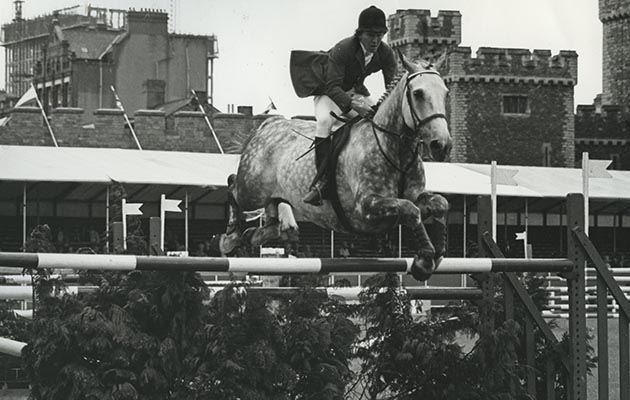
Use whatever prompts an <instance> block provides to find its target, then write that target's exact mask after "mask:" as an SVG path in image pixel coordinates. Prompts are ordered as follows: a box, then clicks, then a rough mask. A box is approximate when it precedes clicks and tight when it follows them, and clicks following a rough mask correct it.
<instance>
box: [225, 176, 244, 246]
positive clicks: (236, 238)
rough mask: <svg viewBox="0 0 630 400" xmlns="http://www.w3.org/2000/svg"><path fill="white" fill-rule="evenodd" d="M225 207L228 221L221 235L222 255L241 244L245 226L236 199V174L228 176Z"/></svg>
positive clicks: (241, 211)
mask: <svg viewBox="0 0 630 400" xmlns="http://www.w3.org/2000/svg"><path fill="white" fill-rule="evenodd" d="M227 183H228V190H227V200H228V201H227V207H228V223H227V228H226V231H225V235H223V236H222V237H221V241H220V244H219V247H220V249H221V253H222V254H223V255H230V254H233V253H234V252H235V251H236V250H238V248H239V247H240V246H241V235H242V233H243V230H244V228H245V217H244V214H243V210H242V209H241V207H240V206H239V204H238V201H237V200H236V174H231V175H230V176H229V177H228V181H227Z"/></svg>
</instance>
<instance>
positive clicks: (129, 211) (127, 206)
mask: <svg viewBox="0 0 630 400" xmlns="http://www.w3.org/2000/svg"><path fill="white" fill-rule="evenodd" d="M142 204H143V203H123V214H124V215H142V211H141V210H140V207H142Z"/></svg>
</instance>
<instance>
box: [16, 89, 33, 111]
mask: <svg viewBox="0 0 630 400" xmlns="http://www.w3.org/2000/svg"><path fill="white" fill-rule="evenodd" d="M36 98H37V91H36V90H35V87H34V86H33V85H31V87H30V88H29V89H28V90H27V91H26V93H24V94H23V95H22V97H20V100H18V101H17V103H15V106H14V107H19V106H21V105H22V104H24V103H27V102H29V101H31V100H35V99H36Z"/></svg>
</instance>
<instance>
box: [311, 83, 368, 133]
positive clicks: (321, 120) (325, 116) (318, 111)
mask: <svg viewBox="0 0 630 400" xmlns="http://www.w3.org/2000/svg"><path fill="white" fill-rule="evenodd" d="M347 93H348V94H349V95H350V97H352V98H355V97H360V98H363V99H364V100H365V102H366V103H368V104H369V105H371V106H372V105H374V102H373V101H372V99H370V98H369V97H366V96H363V95H360V94H356V93H354V91H353V90H350V91H348V92H347ZM313 104H314V106H315V120H316V121H317V128H316V130H315V137H320V138H327V137H328V136H330V133H331V132H333V131H334V130H336V129H337V128H339V127H341V126H342V125H343V122H341V121H339V120H337V119H336V118H335V117H333V116H332V115H330V112H331V111H332V112H334V113H335V114H336V115H338V116H340V117H344V118H354V117H356V116H357V115H358V114H357V112H356V111H354V110H350V111H348V112H347V113H345V114H342V113H341V109H340V108H339V106H338V105H337V104H336V103H335V102H334V101H333V100H332V99H331V98H330V97H328V96H326V95H321V96H315V97H314V98H313Z"/></svg>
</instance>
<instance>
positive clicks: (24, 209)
mask: <svg viewBox="0 0 630 400" xmlns="http://www.w3.org/2000/svg"><path fill="white" fill-rule="evenodd" d="M25 247H26V183H25V184H23V185H22V251H26V250H25Z"/></svg>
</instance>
